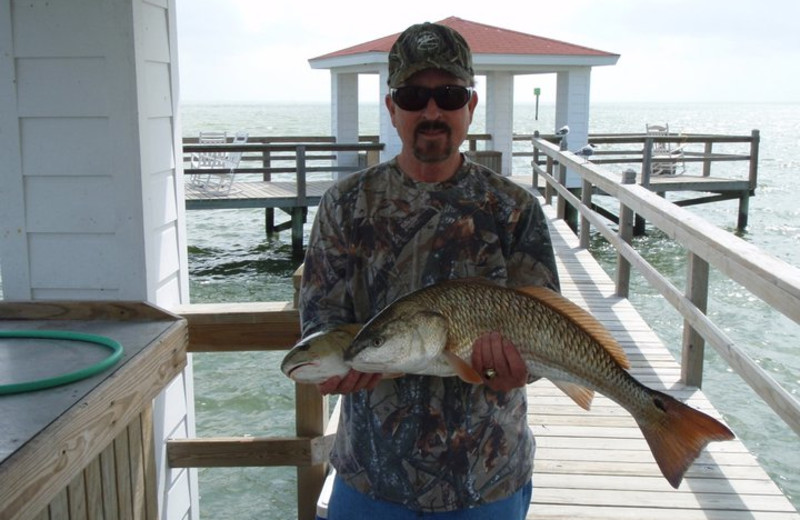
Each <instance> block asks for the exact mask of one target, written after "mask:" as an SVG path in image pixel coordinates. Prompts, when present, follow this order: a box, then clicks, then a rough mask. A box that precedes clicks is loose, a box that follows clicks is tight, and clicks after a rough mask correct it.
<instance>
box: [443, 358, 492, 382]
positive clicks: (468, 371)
mask: <svg viewBox="0 0 800 520" xmlns="http://www.w3.org/2000/svg"><path fill="white" fill-rule="evenodd" d="M442 356H444V358H445V361H447V364H449V365H450V366H451V367H453V370H454V371H455V373H456V375H458V377H460V378H461V379H462V380H464V381H466V382H468V383H475V384H478V383H482V382H483V378H481V375H480V374H479V373H478V372H477V371H476V370H475V369H474V368H472V365H470V364H469V363H467V362H466V361H464V360H463V359H461V358H460V357H458V356H456V355H455V354H453V353H452V352H450V351H449V350H444V351H442Z"/></svg>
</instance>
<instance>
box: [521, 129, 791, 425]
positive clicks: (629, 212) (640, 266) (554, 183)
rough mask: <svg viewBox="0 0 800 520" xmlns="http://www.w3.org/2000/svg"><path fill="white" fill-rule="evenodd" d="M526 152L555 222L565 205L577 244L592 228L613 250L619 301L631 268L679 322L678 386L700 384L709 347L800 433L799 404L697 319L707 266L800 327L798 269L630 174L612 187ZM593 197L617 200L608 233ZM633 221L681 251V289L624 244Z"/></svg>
mask: <svg viewBox="0 0 800 520" xmlns="http://www.w3.org/2000/svg"><path fill="white" fill-rule="evenodd" d="M533 146H534V149H535V153H538V154H541V155H543V156H546V157H547V160H546V161H545V163H544V164H545V167H544V168H542V166H541V165H540V164H539V163H538V162H537V161H534V163H533V169H534V178H536V177H537V176H542V177H543V178H544V179H545V180H546V183H547V187H548V189H547V190H545V198H546V199H548V200H550V199H551V198H552V196H553V195H555V196H556V197H557V202H556V208H557V213H558V216H559V217H561V218H563V217H564V215H565V214H566V213H567V207H568V206H569V207H572V208H575V210H576V211H577V212H578V214H579V215H580V230H579V234H580V242H581V246H582V247H588V246H589V233H590V227H593V228H595V229H596V230H597V231H598V232H599V233H600V234H602V236H603V237H604V238H605V239H606V240H607V241H608V242H609V243H610V244H611V245H612V246H613V247H614V248H615V249H616V251H617V254H618V256H617V269H616V272H617V274H616V277H617V293H618V294H619V295H621V296H626V295H627V294H628V291H629V281H630V278H629V273H630V269H631V267H633V268H635V269H637V270H638V271H639V272H640V273H641V274H642V276H643V277H644V278H645V279H646V280H647V281H648V282H649V284H650V285H651V286H652V287H654V288H655V289H657V290H658V291H659V292H660V293H661V295H662V296H663V297H664V299H665V300H666V301H667V302H669V304H670V305H672V307H674V308H675V309H676V310H677V311H678V312H679V313H680V314H681V315H682V316H683V319H684V332H683V347H682V348H683V354H682V356H681V373H682V380H683V381H684V382H685V383H686V384H688V385H692V386H697V387H699V386H700V385H701V383H702V374H703V350H704V346H705V343H709V344H710V345H711V346H713V347H714V348H715V349H716V351H717V352H718V353H719V354H720V356H721V357H722V358H723V359H724V360H725V361H726V362H727V363H728V365H729V366H730V367H731V368H732V369H733V370H734V371H735V372H736V373H737V374H738V375H739V376H740V377H741V378H742V379H743V380H744V381H745V382H747V384H748V385H749V386H750V387H751V388H753V390H754V391H755V392H756V393H757V394H758V395H759V396H760V397H761V398H762V399H763V400H764V402H766V403H767V404H768V405H769V406H770V407H771V408H772V409H773V410H774V411H775V412H776V413H777V414H778V415H779V416H780V417H781V419H782V420H783V421H784V422H785V423H786V424H787V425H788V426H789V427H791V428H792V429H793V430H794V431H795V432H796V433H797V434H798V435H800V403H798V402H797V400H796V399H795V398H794V397H793V396H792V395H791V394H790V393H789V392H788V391H787V390H786V389H784V388H783V387H782V386H781V385H780V384H779V383H777V382H776V381H775V380H774V379H773V378H772V377H771V376H770V375H769V374H768V373H767V372H766V371H765V370H764V369H762V368H761V367H760V366H759V365H758V364H757V362H756V361H755V360H753V359H752V358H751V357H750V356H748V355H747V354H746V353H745V352H744V350H743V349H742V348H741V347H740V346H738V345H737V344H736V343H735V342H734V341H733V340H732V339H730V337H728V335H726V334H725V333H724V332H723V331H722V330H721V329H720V327H718V326H717V325H715V324H714V323H713V322H712V321H711V319H709V317H708V316H707V315H706V314H705V311H706V301H707V299H708V278H709V267H714V268H715V269H717V270H718V271H719V272H720V273H722V274H723V275H724V276H727V277H728V278H730V279H731V280H733V281H735V282H737V283H738V284H739V285H741V286H742V287H743V288H744V289H746V290H747V291H749V292H750V293H752V294H753V295H755V296H757V297H758V298H760V299H761V300H763V301H764V302H765V303H767V304H768V305H770V306H771V307H772V308H773V309H775V310H776V311H778V312H780V313H782V314H784V315H785V316H786V317H788V318H790V319H791V320H793V321H794V322H795V323H798V324H800V269H798V268H796V267H794V266H792V265H790V264H787V263H786V262H784V261H782V260H780V259H777V258H775V257H773V256H770V255H768V254H766V253H765V252H763V251H761V250H760V249H758V248H757V247H755V246H754V245H752V244H750V243H748V242H745V241H744V240H742V239H740V238H738V237H736V236H735V235H733V234H731V233H727V232H725V231H723V230H721V229H719V228H718V227H716V226H714V225H712V224H710V223H708V222H707V221H705V220H704V219H702V218H701V217H699V216H697V215H696V214H695V213H691V212H689V211H687V210H685V209H683V208H681V207H678V206H676V205H674V204H672V203H670V202H668V201H666V200H664V198H662V197H660V196H658V195H657V194H656V193H654V192H652V191H650V190H649V189H647V188H645V187H642V186H639V185H636V184H633V182H634V180H635V175H636V172H634V171H632V170H631V171H630V172H629V174H628V177H627V179H624V180H623V183H620V180H619V178H618V177H617V176H615V175H611V174H609V173H608V172H607V171H605V170H603V169H602V168H601V167H599V166H597V165H595V164H592V163H590V162H588V161H586V159H585V158H583V157H578V156H576V155H575V154H573V153H570V152H566V153H565V152H561V151H559V149H558V147H557V146H555V145H554V144H552V143H550V142H548V141H546V140H544V139H534V140H533ZM566 169H569V170H571V171H572V172H575V173H577V174H579V175H580V178H581V181H582V184H581V190H580V193H581V196H580V198H578V196H576V195H575V194H573V192H572V191H571V190H569V189H567V187H566V186H565V185H564V182H563V180H564V178H565V176H566V175H565V170H566ZM598 191H599V192H602V193H605V194H608V195H610V196H611V197H614V198H615V199H617V200H618V201H619V204H620V218H619V226H618V229H617V230H616V231H615V230H614V229H613V228H612V227H611V226H610V225H609V221H608V220H607V219H606V218H605V217H604V216H602V215H600V214H599V213H598V212H596V211H594V210H593V205H592V197H593V193H596V192H598ZM634 215H640V216H642V217H643V218H644V219H645V220H647V221H648V222H649V223H651V225H653V226H656V227H657V228H659V229H660V230H662V231H663V232H664V233H665V234H666V235H667V236H669V237H671V238H673V239H674V240H676V241H677V242H678V243H680V244H681V245H682V246H683V247H684V248H685V249H686V250H687V251H688V276H687V280H686V287H685V288H684V290H683V291H682V290H680V289H679V288H677V287H675V286H674V285H673V284H672V283H671V282H670V281H669V280H668V279H667V278H666V277H664V276H663V275H661V274H660V273H659V272H658V271H657V270H656V268H655V267H653V266H652V265H651V264H650V263H648V262H647V261H646V260H645V259H644V258H643V257H642V256H641V255H640V254H639V253H638V252H637V251H636V250H635V249H634V248H633V246H632V245H631V236H632V234H633V230H632V226H633V219H634Z"/></svg>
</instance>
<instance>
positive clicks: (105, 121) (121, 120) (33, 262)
mask: <svg viewBox="0 0 800 520" xmlns="http://www.w3.org/2000/svg"><path fill="white" fill-rule="evenodd" d="M175 26H176V24H175V4H174V0H152V1H144V0H69V1H47V0H26V1H18V0H5V1H2V3H0V157H2V159H3V167H2V170H0V171H2V173H1V175H2V179H1V180H0V258H2V262H0V267H1V268H2V279H3V297H4V298H5V299H6V300H52V299H65V300H143V301H149V302H152V303H155V304H157V305H160V306H162V307H170V306H172V305H175V304H177V303H181V302H183V301H188V295H187V290H188V274H187V262H186V257H187V253H186V239H185V224H184V219H183V217H184V203H183V183H182V180H181V179H180V178H179V176H180V175H181V173H182V172H181V164H180V161H179V160H178V159H177V157H178V156H179V153H180V132H179V131H178V127H179V121H178V120H177V119H178V118H177V106H178V97H177V94H178V84H177V77H178V75H177V61H176V58H177V56H176V53H177V43H176V35H175ZM190 374H191V371H190V370H189V371H188V372H187V373H184V374H183V375H181V376H179V377H178V378H177V379H176V380H175V381H174V382H173V383H172V386H171V387H170V388H169V389H168V391H167V392H166V393H165V394H164V395H162V396H160V397H159V398H158V399H157V400H156V411H157V412H160V413H159V414H158V415H157V416H156V418H155V419H156V421H157V423H158V425H157V428H158V430H159V431H161V432H166V433H168V434H172V435H178V436H185V435H192V434H193V428H194V426H193V415H192V388H191V377H190ZM158 440H161V439H160V438H157V441H158ZM157 449H161V450H162V451H161V452H160V453H159V455H158V457H159V461H162V465H161V469H162V470H165V466H164V464H163V460H165V457H164V453H163V446H158V445H157ZM162 473H163V475H162V482H163V483H164V486H165V489H164V490H162V491H163V493H162V495H161V496H162V497H164V498H163V500H162V501H161V503H160V504H159V507H160V508H161V511H164V512H165V511H170V512H172V513H173V514H174V515H177V516H171V517H170V518H176V517H177V518H183V517H184V516H185V515H186V514H187V513H189V514H190V516H191V515H196V514H197V507H196V506H197V488H196V478H195V475H194V472H188V471H186V470H181V471H178V472H175V473H174V474H169V475H167V473H168V472H166V471H163V472H162ZM168 490H171V491H172V492H171V493H168V492H167V491H168ZM190 511H191V512H190Z"/></svg>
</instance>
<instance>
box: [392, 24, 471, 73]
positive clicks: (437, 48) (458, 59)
mask: <svg viewBox="0 0 800 520" xmlns="http://www.w3.org/2000/svg"><path fill="white" fill-rule="evenodd" d="M425 69H440V70H444V71H446V72H449V73H450V74H452V75H454V76H456V77H457V78H461V79H463V80H464V81H467V82H468V83H469V84H470V85H471V84H472V82H473V79H474V76H475V73H474V71H473V70H472V52H470V50H469V45H467V42H466V41H465V40H464V38H463V37H462V36H461V35H460V34H458V33H457V32H456V31H455V30H453V29H451V28H450V27H447V26H444V25H439V24H435V23H430V22H425V23H421V24H416V25H412V26H411V27H409V28H408V29H406V30H405V31H403V32H402V33H401V34H400V36H399V37H398V38H397V41H396V42H394V45H392V49H391V50H390V51H389V81H388V83H389V86H390V87H392V88H395V87H399V86H400V85H402V84H403V83H404V82H405V81H406V80H407V79H408V78H410V77H411V76H413V75H414V74H416V73H417V72H419V71H421V70H425Z"/></svg>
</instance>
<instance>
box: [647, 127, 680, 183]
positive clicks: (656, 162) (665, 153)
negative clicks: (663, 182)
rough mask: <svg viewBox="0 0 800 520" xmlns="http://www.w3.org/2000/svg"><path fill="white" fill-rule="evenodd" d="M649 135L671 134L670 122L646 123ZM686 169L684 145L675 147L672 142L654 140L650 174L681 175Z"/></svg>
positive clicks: (664, 135) (662, 135)
mask: <svg viewBox="0 0 800 520" xmlns="http://www.w3.org/2000/svg"><path fill="white" fill-rule="evenodd" d="M646 129H647V135H648V136H654V137H656V136H658V137H666V136H669V135H670V134H669V124H664V125H651V124H647V125H646ZM685 171H686V161H685V159H684V156H683V145H681V146H676V147H673V146H672V143H670V142H654V143H653V153H652V156H651V162H650V175H680V174H682V173H683V172H685Z"/></svg>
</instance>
